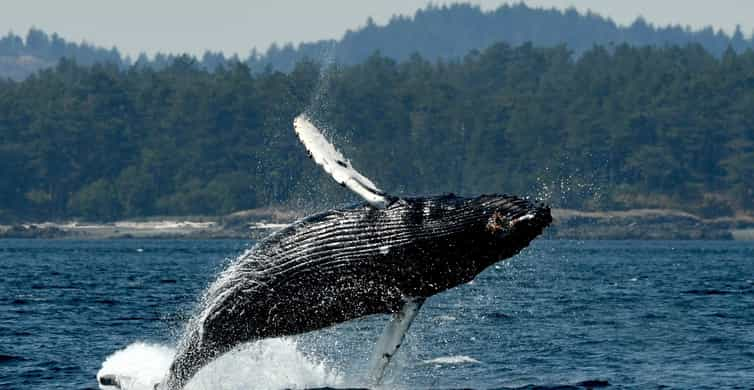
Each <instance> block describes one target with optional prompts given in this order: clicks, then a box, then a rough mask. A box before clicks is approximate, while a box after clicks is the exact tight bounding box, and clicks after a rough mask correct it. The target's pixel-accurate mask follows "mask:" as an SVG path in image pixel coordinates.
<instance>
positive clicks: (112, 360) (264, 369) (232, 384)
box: [97, 338, 344, 390]
mask: <svg viewBox="0 0 754 390" xmlns="http://www.w3.org/2000/svg"><path fill="white" fill-rule="evenodd" d="M174 354H175V350H174V349H173V348H171V347H168V346H164V345H159V344H148V343H142V342H137V343H133V344H131V345H129V346H127V347H126V348H124V349H122V350H120V351H117V352H115V353H113V354H112V355H110V356H109V357H108V358H107V359H106V360H105V362H104V363H103V364H102V368H101V369H100V371H99V372H98V373H97V377H98V378H100V377H102V376H104V375H108V374H117V375H118V376H119V377H121V378H126V379H125V380H124V381H123V384H124V385H125V388H126V389H128V390H147V389H148V390H152V389H153V386H154V384H155V383H158V382H159V381H160V380H162V378H163V376H164V375H165V373H166V372H167V370H168V367H169V366H170V363H171V361H172V359H173V355H174ZM343 381H344V380H343V375H342V374H341V373H340V372H338V370H337V369H335V368H332V367H329V365H328V362H327V361H325V360H322V359H319V358H317V357H314V356H312V355H309V354H305V353H303V352H301V351H300V350H299V348H298V343H297V342H296V340H295V339H293V338H276V339H266V340H260V341H258V342H254V343H250V344H247V345H245V346H243V347H241V348H238V349H236V350H234V351H232V352H229V353H227V354H225V355H223V356H221V357H220V358H218V359H217V360H215V361H213V362H212V363H210V364H208V365H207V366H206V367H204V368H203V369H202V370H201V371H199V373H198V374H197V375H196V376H195V377H194V378H193V379H192V380H191V382H189V383H188V385H187V386H186V390H209V389H222V390H235V389H239V390H240V389H251V388H253V389H283V388H287V389H303V388H312V387H327V386H339V385H341V384H342V383H343ZM101 388H102V389H108V387H105V386H101Z"/></svg>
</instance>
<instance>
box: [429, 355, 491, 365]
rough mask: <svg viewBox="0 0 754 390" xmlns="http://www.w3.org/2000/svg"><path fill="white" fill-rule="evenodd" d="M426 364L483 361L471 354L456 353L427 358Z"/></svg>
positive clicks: (474, 362)
mask: <svg viewBox="0 0 754 390" xmlns="http://www.w3.org/2000/svg"><path fill="white" fill-rule="evenodd" d="M424 363H426V364H477V363H481V362H480V361H479V360H476V359H474V358H473V357H470V356H465V355H455V356H443V357H439V358H434V359H430V360H425V361H424Z"/></svg>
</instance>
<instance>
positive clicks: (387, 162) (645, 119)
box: [0, 43, 754, 221]
mask: <svg viewBox="0 0 754 390" xmlns="http://www.w3.org/2000/svg"><path fill="white" fill-rule="evenodd" d="M303 111H306V112H308V113H309V114H310V115H311V116H312V117H314V118H315V120H316V121H317V122H318V123H319V124H320V125H321V126H322V127H323V128H324V129H326V131H327V133H328V136H329V137H331V138H332V139H333V140H334V142H335V143H336V144H337V145H338V147H340V148H341V149H342V150H343V151H344V153H345V154H346V155H347V156H349V157H350V158H351V159H352V161H353V163H354V165H355V166H356V168H357V169H359V170H361V171H362V172H363V173H364V174H365V175H366V176H368V177H370V178H372V179H373V180H374V181H375V182H376V183H378V185H380V186H381V187H382V189H384V190H386V191H388V192H390V193H393V194H397V195H404V196H408V195H413V194H431V193H443V192H454V193H458V194H464V195H473V194H479V193H492V192H496V193H502V192H505V193H516V194H521V195H529V196H531V197H536V198H541V199H543V200H545V201H547V202H548V203H550V204H552V205H554V206H556V207H568V208H576V209H584V210H619V209H628V208H675V209H681V210H687V211H691V212H694V213H697V214H699V215H703V216H709V217H715V216H727V215H733V214H735V213H752V212H754V115H752V112H754V52H752V51H751V50H747V51H745V52H743V53H737V52H736V51H735V50H733V49H728V50H726V51H725V52H723V53H722V55H720V56H719V57H718V56H715V55H713V54H711V53H710V52H709V51H707V50H705V49H704V48H703V47H702V46H701V45H698V44H691V45H686V46H667V47H661V48H657V47H650V46H646V47H633V46H629V45H625V44H624V45H612V46H596V47H594V48H592V49H590V50H587V51H585V52H584V53H582V54H581V55H578V56H577V55H574V53H573V51H571V50H570V49H568V48H567V47H566V46H564V45H561V46H557V47H553V48H539V47H535V46H533V45H532V44H523V45H520V46H511V45H508V44H505V43H499V44H495V45H492V46H490V47H489V48H486V49H484V50H482V51H472V52H470V53H469V54H467V55H466V56H464V57H463V58H461V59H457V60H447V61H446V60H436V61H431V60H428V59H425V58H423V57H421V56H420V55H418V54H415V55H413V56H411V57H409V58H408V59H406V60H404V61H396V60H393V59H391V58H389V57H386V56H384V55H381V54H379V53H375V54H372V55H371V56H370V57H368V58H367V59H366V60H365V61H364V62H363V63H360V64H355V65H332V66H329V67H324V68H323V67H322V66H320V65H319V64H318V63H317V62H313V61H301V62H299V63H298V64H297V65H296V66H295V68H294V69H293V70H292V71H291V72H289V73H283V72H279V71H274V70H272V69H269V68H268V69H267V70H266V71H263V72H261V73H255V72H252V71H251V70H250V68H249V66H248V65H247V64H244V63H240V62H238V63H233V64H230V65H229V66H227V67H226V66H223V65H220V66H218V68H217V69H216V70H215V71H213V72H210V71H208V70H206V69H205V68H203V67H202V66H201V65H200V64H199V63H198V62H197V61H196V60H194V59H192V58H190V57H186V56H184V57H178V58H176V59H175V60H174V61H173V62H172V63H171V64H170V65H168V66H166V67H165V68H163V69H159V70H156V69H151V68H149V67H138V66H132V67H127V68H123V67H120V66H117V65H114V64H110V65H107V64H104V65H103V64H96V65H93V66H83V65H79V64H77V63H76V62H74V61H72V60H66V59H64V60H61V61H60V62H59V63H58V65H57V66H56V67H54V68H52V69H47V70H43V71H41V72H39V73H37V74H35V75H33V76H31V77H29V78H27V79H25V80H24V81H10V80H4V81H0V178H2V180H0V221H20V220H22V221H35V220H50V219H58V220H60V219H69V218H77V219H85V220H113V219H118V218H130V217H143V216H154V215H218V214H224V213H229V212H233V211H237V210H242V209H248V208H255V207H264V206H270V205H280V206H285V207H292V208H294V207H298V208H302V207H314V208H316V207H326V206H334V205H336V204H342V203H344V202H352V201H355V200H356V199H355V198H354V197H353V196H352V195H351V194H349V193H348V191H346V190H344V189H342V188H340V187H339V186H338V185H337V184H335V183H334V182H331V180H329V178H327V177H325V176H324V175H323V174H322V173H321V172H320V171H319V169H317V167H316V166H315V165H314V164H313V163H312V162H311V161H310V160H309V159H308V158H307V155H306V153H305V151H304V149H303V147H301V146H300V145H299V144H298V142H297V140H296V137H295V135H294V132H293V129H292V120H293V118H294V117H295V116H296V115H297V114H299V113H300V112H303Z"/></svg>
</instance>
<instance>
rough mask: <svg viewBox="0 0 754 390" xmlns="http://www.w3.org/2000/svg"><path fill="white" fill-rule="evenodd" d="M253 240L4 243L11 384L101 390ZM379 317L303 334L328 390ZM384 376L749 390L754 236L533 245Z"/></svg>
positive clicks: (442, 300)
mask: <svg viewBox="0 0 754 390" xmlns="http://www.w3.org/2000/svg"><path fill="white" fill-rule="evenodd" d="M248 245H249V243H248V242H245V241H139V240H120V241H47V240H2V241H0V389H96V388H97V383H96V380H95V375H96V374H97V372H98V370H99V369H100V367H101V366H102V363H103V361H104V360H105V359H106V358H107V357H108V356H110V355H111V354H113V353H114V352H115V351H117V350H119V349H123V348H124V347H126V346H128V345H130V344H132V343H134V342H136V341H147V342H152V343H156V344H163V345H174V344H175V342H176V339H177V337H179V332H180V329H181V325H182V324H183V323H184V321H185V318H186V317H187V316H188V315H190V312H191V308H192V307H193V305H194V302H195V301H196V298H197V296H198V295H199V294H200V293H201V291H202V290H203V289H204V287H205V286H206V285H207V284H208V283H209V282H210V281H211V279H212V278H213V277H214V275H215V274H216V272H218V271H219V270H220V269H222V267H223V266H224V265H225V264H226V263H227V261H228V259H230V258H233V257H235V256H237V255H238V254H239V253H241V252H242V251H243V250H244V249H245V248H247V247H248ZM384 321H385V317H380V316H377V317H372V318H368V319H365V320H360V321H355V322H352V323H348V324H345V325H341V326H338V327H335V328H331V329H327V330H323V331H320V332H315V333H313V334H308V335H304V336H302V337H298V338H296V344H295V348H296V349H297V350H300V353H301V354H303V355H304V356H306V357H307V359H310V360H312V361H314V362H315V363H317V364H320V365H323V366H326V368H327V369H328V370H332V371H335V372H337V373H339V375H340V376H341V377H342V378H346V379H343V380H341V381H339V382H337V383H332V384H329V385H330V386H333V387H339V386H345V385H347V384H349V383H358V381H359V380H360V379H359V378H361V377H362V376H363V375H365V374H366V371H367V365H366V359H367V358H368V357H369V356H370V354H371V347H372V344H373V342H374V340H376V339H377V337H378V335H379V332H380V331H381V328H382V325H383V324H384ZM248 353H253V352H248ZM265 359H268V357H267V356H265ZM270 359H273V360H274V359H275V357H274V356H273V357H272V358H270ZM289 360H290V359H289V358H287V357H284V358H280V360H279V361H273V362H272V363H269V362H268V364H273V365H275V366H276V367H278V368H282V370H285V369H286V366H285V365H286V364H288V362H289ZM269 367H272V366H269ZM220 370H222V367H220ZM291 370H293V369H291ZM228 375H229V376H230V375H234V373H228ZM244 375H245V374H244ZM291 377H292V378H293V379H292V380H293V381H294V385H295V380H296V377H295V375H293V374H292V375H291ZM237 379H238V378H237ZM387 382H388V385H389V386H388V387H389V388H390V387H392V388H402V389H403V388H478V389H488V388H521V387H524V388H536V387H537V386H545V387H555V386H574V387H575V388H586V387H593V386H606V387H607V388H611V389H612V388H682V389H685V388H746V389H748V388H752V387H754V243H741V242H682V241H670V242H643V241H620V242H597V241H592V242H589V241H587V242H576V241H543V240H540V241H537V242H536V243H535V245H533V247H532V248H529V249H527V250H526V251H524V252H523V253H522V254H520V255H519V256H517V257H515V258H514V259H512V260H510V261H508V262H503V263H500V264H498V265H497V266H495V267H491V268H490V269H488V270H487V271H485V272H484V273H483V274H482V275H480V276H479V277H478V278H477V279H476V280H475V281H474V282H473V283H471V284H469V285H465V286H461V287H459V288H456V289H453V290H451V291H448V292H446V293H444V294H441V295H439V296H436V297H433V298H431V299H429V300H428V302H427V303H426V304H425V306H424V308H423V309H422V311H421V312H420V314H419V316H418V317H417V319H416V321H415V323H414V326H413V328H412V329H411V331H410V333H409V335H408V336H407V339H406V343H405V344H404V346H403V347H402V349H401V351H400V352H399V354H398V355H397V356H396V360H395V361H394V362H393V364H392V365H391V368H390V370H389V372H388V378H387ZM239 383H242V384H240V385H238V388H255V387H257V386H259V387H264V386H262V385H260V384H259V383H258V382H257V385H254V383H255V382H246V383H245V384H243V382H239ZM302 386H304V385H303V384H302Z"/></svg>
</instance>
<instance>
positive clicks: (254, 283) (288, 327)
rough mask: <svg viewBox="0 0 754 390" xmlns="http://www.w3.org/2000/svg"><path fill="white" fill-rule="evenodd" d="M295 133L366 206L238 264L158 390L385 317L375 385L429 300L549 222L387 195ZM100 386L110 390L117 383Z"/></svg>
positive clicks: (208, 299)
mask: <svg viewBox="0 0 754 390" xmlns="http://www.w3.org/2000/svg"><path fill="white" fill-rule="evenodd" d="M294 127H295V130H296V133H297V135H298V137H299V139H300V140H301V141H302V143H303V144H304V145H305V146H306V148H307V151H308V152H309V154H310V156H311V157H312V158H313V160H314V161H315V162H316V163H317V164H319V165H320V166H322V167H323V168H324V169H325V171H327V172H328V173H329V174H330V175H331V176H332V177H333V178H334V179H335V180H336V181H338V183H340V184H342V185H344V186H346V187H348V188H349V189H351V190H353V191H354V192H355V193H357V194H359V195H360V196H362V197H363V198H364V199H365V200H366V203H365V204H361V205H356V206H352V207H348V208H342V209H335V210H330V211H326V212H323V213H319V214H316V215H312V216H310V217H307V218H304V219H302V220H299V221H297V222H295V223H293V224H291V225H290V226H288V227H286V228H284V229H283V230H280V231H278V232H276V233H273V234H272V235H271V236H269V237H268V238H266V239H265V240H263V241H261V242H259V243H258V244H257V245H256V246H255V247H254V248H253V249H251V250H249V251H248V252H247V253H245V254H244V255H242V256H240V257H239V258H238V259H237V260H236V261H234V262H233V263H232V264H231V265H230V266H229V267H228V268H227V269H226V270H224V271H223V272H222V273H221V274H220V276H219V277H218V279H217V280H216V281H215V282H214V283H213V284H212V285H211V286H210V287H209V288H208V289H207V291H206V292H205V295H204V297H203V299H202V302H201V305H200V308H199V309H198V310H197V312H196V314H195V315H194V317H193V318H192V319H191V320H190V322H189V324H188V325H187V328H186V333H185V335H184V337H183V339H182V341H181V342H180V344H179V346H178V350H177V353H176V356H175V358H174V361H173V363H172V364H171V366H170V369H169V372H168V373H167V375H166V377H165V378H164V379H163V381H162V382H161V383H160V384H158V385H156V388H158V389H169V390H176V389H181V388H183V386H184V385H185V384H186V383H187V382H188V381H189V380H190V379H191V378H192V377H193V376H194V374H196V373H197V372H198V371H199V370H200V369H201V368H202V367H203V366H205V365H206V364H208V363H209V362H210V361H212V360H214V359H215V358H217V357H219V356H220V355H222V354H224V353H226V352H228V351H230V350H232V349H234V348H236V347H238V346H239V345H241V344H243V343H247V342H250V341H254V340H259V339H264V338H269V337H279V336H287V335H294V334H300V333H304V332H309V331H313V330H317V329H321V328H324V327H327V326H331V325H334V324H337V323H341V322H345V321H349V320H352V319H356V318H359V317H363V316H367V315H372V314H392V315H393V319H392V320H391V321H390V322H389V324H388V326H387V328H386V330H385V332H384V334H383V336H382V338H381V340H380V341H379V342H378V343H377V348H376V352H375V357H374V361H373V366H372V372H371V373H370V377H371V380H372V381H373V382H374V383H378V382H379V381H380V379H381V377H382V374H383V372H384V369H385V366H386V365H387V364H388V362H389V361H390V357H391V356H392V355H393V354H394V353H395V352H396V351H397V349H398V348H399V346H400V343H401V342H402V339H403V335H404V334H405V332H406V331H407V330H408V328H409V326H410V324H411V321H412V320H413V318H414V316H415V315H416V313H417V312H418V311H419V309H420V308H421V305H422V303H423V302H424V300H425V299H426V298H428V297H430V296H432V295H435V294H437V293H439V292H442V291H445V290H447V289H450V288H452V287H455V286H458V285H460V284H463V283H466V282H469V281H471V280H472V279H473V278H474V277H475V276H476V275H477V274H479V273H480V272H481V271H482V270H484V269H485V268H487V267H488V266H490V265H492V264H494V263H496V262H498V261H500V260H503V259H506V258H509V257H511V256H513V255H515V254H516V253H518V252H519V251H520V250H521V249H523V248H524V247H526V246H528V244H529V242H530V241H531V240H532V239H534V238H535V237H537V236H538V235H539V234H540V233H541V232H542V231H543V229H544V228H545V227H546V226H547V225H549V224H550V223H551V221H552V217H551V215H550V209H549V208H548V207H546V206H544V205H541V204H535V203H533V202H531V201H529V200H526V199H522V198H519V197H515V196H509V195H481V196H477V197H471V198H466V197H459V196H455V195H452V194H447V195H441V196H430V197H412V198H398V197H393V196H390V195H388V194H386V193H384V192H383V191H381V190H379V189H378V188H377V186H376V185H375V184H374V183H372V182H371V181H370V180H369V179H367V178H366V177H364V176H362V175H361V174H359V173H358V172H357V171H356V170H354V169H353V168H352V166H351V164H350V162H349V161H348V160H346V159H345V158H344V157H343V156H342V155H341V154H340V153H339V152H338V151H337V150H336V149H335V148H334V146H332V145H331V144H330V143H329V142H328V141H327V139H326V138H325V137H324V135H323V134H322V133H321V132H320V131H319V130H318V129H317V128H316V126H314V125H313V124H312V122H311V121H310V120H309V119H308V118H307V117H306V116H305V115H303V114H302V115H300V116H299V117H297V118H296V119H295V121H294ZM103 380H105V381H108V382H107V383H108V384H110V385H112V386H116V387H117V382H118V378H117V377H111V376H106V377H102V378H100V383H102V381H103Z"/></svg>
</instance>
